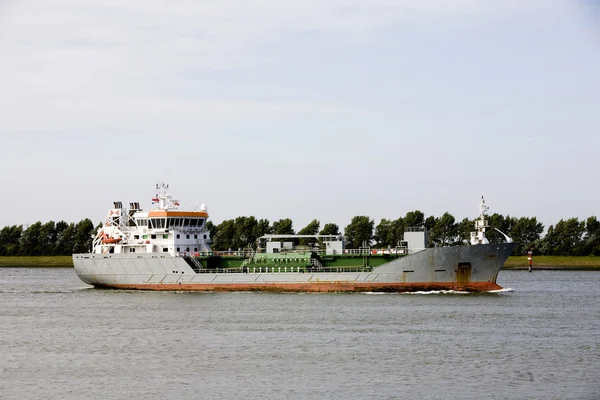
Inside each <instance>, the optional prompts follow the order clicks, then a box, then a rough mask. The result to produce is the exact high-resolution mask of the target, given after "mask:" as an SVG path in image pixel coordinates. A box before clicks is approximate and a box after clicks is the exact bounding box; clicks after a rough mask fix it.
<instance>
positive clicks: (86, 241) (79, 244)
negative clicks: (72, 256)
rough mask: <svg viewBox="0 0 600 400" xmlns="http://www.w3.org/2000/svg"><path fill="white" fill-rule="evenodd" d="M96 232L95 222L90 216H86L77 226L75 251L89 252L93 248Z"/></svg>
mask: <svg viewBox="0 0 600 400" xmlns="http://www.w3.org/2000/svg"><path fill="white" fill-rule="evenodd" d="M94 234H95V229H94V224H93V223H92V221H91V220H90V219H88V218H85V219H83V220H81V221H79V222H78V223H77V225H76V226H75V245H74V246H73V252H75V253H89V252H90V251H91V248H92V240H93V237H94Z"/></svg>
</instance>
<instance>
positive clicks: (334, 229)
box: [319, 223, 340, 235]
mask: <svg viewBox="0 0 600 400" xmlns="http://www.w3.org/2000/svg"><path fill="white" fill-rule="evenodd" d="M339 234H340V227H339V226H337V224H334V223H328V224H325V226H324V227H323V229H321V232H319V235H339Z"/></svg>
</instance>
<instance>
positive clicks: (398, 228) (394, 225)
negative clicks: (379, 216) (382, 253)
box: [387, 217, 406, 247]
mask: <svg viewBox="0 0 600 400" xmlns="http://www.w3.org/2000/svg"><path fill="white" fill-rule="evenodd" d="M405 227H406V225H405V224H404V218H402V217H400V218H398V219H395V220H393V221H390V228H389V231H388V236H387V245H388V246H392V247H395V246H399V245H400V242H401V241H402V240H403V239H404V228H405Z"/></svg>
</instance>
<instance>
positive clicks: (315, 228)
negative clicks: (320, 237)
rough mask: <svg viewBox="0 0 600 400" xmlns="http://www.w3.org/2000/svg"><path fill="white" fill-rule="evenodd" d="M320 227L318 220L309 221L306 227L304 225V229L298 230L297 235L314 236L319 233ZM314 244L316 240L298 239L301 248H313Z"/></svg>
mask: <svg viewBox="0 0 600 400" xmlns="http://www.w3.org/2000/svg"><path fill="white" fill-rule="evenodd" d="M320 226H321V223H320V222H319V221H318V220H316V219H313V220H312V221H310V222H309V223H308V225H306V226H305V227H304V228H302V229H300V230H299V231H298V234H299V235H316V234H317V233H318V232H319V227H320ZM316 243H317V239H316V238H305V239H300V244H301V245H303V246H314V245H315V244H316Z"/></svg>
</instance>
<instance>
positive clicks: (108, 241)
mask: <svg viewBox="0 0 600 400" xmlns="http://www.w3.org/2000/svg"><path fill="white" fill-rule="evenodd" d="M121 240H123V239H121V238H114V237H108V236H105V237H103V238H102V243H104V244H115V243H119V242H120V241H121Z"/></svg>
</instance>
